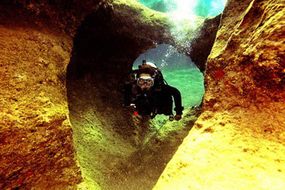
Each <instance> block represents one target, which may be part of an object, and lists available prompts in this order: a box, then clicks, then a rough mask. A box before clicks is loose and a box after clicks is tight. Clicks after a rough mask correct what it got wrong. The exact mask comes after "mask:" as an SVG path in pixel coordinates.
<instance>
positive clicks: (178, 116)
mask: <svg viewBox="0 0 285 190" xmlns="http://www.w3.org/2000/svg"><path fill="white" fill-rule="evenodd" d="M181 118H182V114H181V115H180V114H176V115H175V116H174V119H175V120H176V121H179V120H180V119H181Z"/></svg>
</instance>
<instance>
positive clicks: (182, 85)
mask: <svg viewBox="0 0 285 190" xmlns="http://www.w3.org/2000/svg"><path fill="white" fill-rule="evenodd" d="M162 73H163V75H164V78H165V80H166V81H167V83H168V84H169V85H171V86H174V87H176V88H177V89H179V91H180V93H181V96H182V103H183V105H184V107H192V106H195V105H199V104H200V103H201V101H202V98H203V95H204V92H205V89H204V76H203V74H202V73H201V72H200V71H199V70H198V69H197V68H191V67H185V68H178V69H166V70H162Z"/></svg>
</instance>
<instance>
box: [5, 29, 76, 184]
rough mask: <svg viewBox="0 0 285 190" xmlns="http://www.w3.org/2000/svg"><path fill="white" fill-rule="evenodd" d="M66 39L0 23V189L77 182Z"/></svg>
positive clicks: (68, 48)
mask: <svg viewBox="0 0 285 190" xmlns="http://www.w3.org/2000/svg"><path fill="white" fill-rule="evenodd" d="M69 42H70V39H69V38H66V37H65V36H61V35H59V34H52V33H51V32H48V31H40V30H35V29H31V28H22V27H17V26H13V27H4V26H0V44H1V45H0V46H1V48H0V54H1V56H0V62H1V67H0V73H1V74H0V77H1V80H0V86H1V98H0V110H1V111H0V126H1V128H0V144H1V149H0V163H1V165H0V188H1V189H9V188H16V187H19V188H24V189H30V188H31V187H34V188H36V189H48V188H57V189H58V188H66V187H68V186H72V185H74V184H76V183H78V182H79V180H80V173H79V169H78V168H77V166H76V165H75V161H74V159H73V157H74V153H73V152H74V149H73V146H72V133H71V128H70V124H69V122H68V120H67V112H68V111H67V104H66V97H65V78H64V71H65V69H66V66H67V64H68V62H69V53H70V44H69Z"/></svg>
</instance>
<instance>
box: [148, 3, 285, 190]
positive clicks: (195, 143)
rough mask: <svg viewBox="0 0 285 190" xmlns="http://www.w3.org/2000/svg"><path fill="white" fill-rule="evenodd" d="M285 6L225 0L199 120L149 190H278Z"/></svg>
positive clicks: (283, 174)
mask: <svg viewBox="0 0 285 190" xmlns="http://www.w3.org/2000/svg"><path fill="white" fill-rule="evenodd" d="M284 6H285V5H284V1H283V0H278V1H264V0H260V1H251V0H247V1H242V2H241V1H235V0H230V1H229V3H228V6H227V8H226V9H225V12H224V14H223V15H222V23H221V26H220V29H219V31H218V33H217V39H216V42H215V44H214V47H213V49H212V52H211V54H210V57H209V60H208V63H207V68H206V85H207V86H206V94H205V99H204V112H203V113H202V115H201V116H200V117H199V119H198V120H197V122H196V124H195V126H194V128H193V129H192V130H191V132H190V133H189V135H188V137H187V138H186V139H185V140H184V142H183V144H182V145H181V146H180V148H179V150H178V151H177V153H176V154H175V155H174V157H173V159H172V160H171V161H170V163H169V164H168V166H167V168H166V170H165V171H164V173H163V174H162V176H161V177H160V180H159V181H158V183H157V184H156V187H155V188H154V189H174V188H175V189H280V190H281V189H283V188H284V186H285V167H284V166H285V155H284V151H285V144H284V142H285V117H284V114H285V104H284V101H285V93H284V88H285V83H284V82H285V70H284V67H285V57H284V52H285V51H284V50H285V43H284V39H285V38H284V37H285V29H284V24H285V18H284V12H285V8H284Z"/></svg>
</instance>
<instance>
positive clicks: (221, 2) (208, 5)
mask: <svg viewBox="0 0 285 190" xmlns="http://www.w3.org/2000/svg"><path fill="white" fill-rule="evenodd" d="M139 2H141V3H142V4H144V5H145V6H147V7H149V8H151V9H154V10H157V11H161V12H171V11H175V10H176V9H179V7H183V6H187V7H189V13H194V14H195V15H197V16H203V17H207V16H216V15H218V14H220V13H221V12H222V11H223V9H224V6H225V3H226V0H139Z"/></svg>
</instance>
